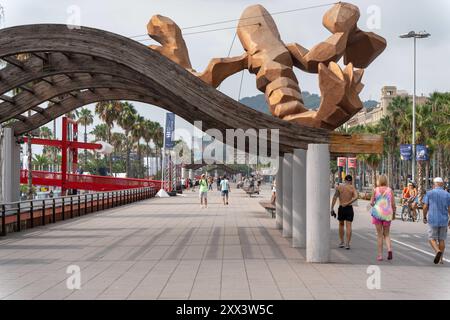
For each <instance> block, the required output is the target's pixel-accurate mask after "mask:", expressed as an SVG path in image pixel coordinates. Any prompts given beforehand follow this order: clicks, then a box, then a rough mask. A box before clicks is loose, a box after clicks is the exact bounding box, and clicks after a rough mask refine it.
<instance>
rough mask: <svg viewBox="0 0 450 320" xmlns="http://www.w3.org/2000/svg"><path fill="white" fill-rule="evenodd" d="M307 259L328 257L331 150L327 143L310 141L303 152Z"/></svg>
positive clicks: (313, 259)
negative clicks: (306, 186) (305, 169)
mask: <svg viewBox="0 0 450 320" xmlns="http://www.w3.org/2000/svg"><path fill="white" fill-rule="evenodd" d="M306 163H307V164H308V169H307V171H306V181H308V188H307V190H306V261H308V262H319V263H320V262H322V263H323V262H329V260H330V212H329V211H330V186H329V184H328V176H329V171H330V152H329V149H328V145H327V144H310V145H308V152H307V156H306Z"/></svg>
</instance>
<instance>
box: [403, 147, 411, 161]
mask: <svg viewBox="0 0 450 320" xmlns="http://www.w3.org/2000/svg"><path fill="white" fill-rule="evenodd" d="M411 157H412V145H410V144H401V145H400V159H401V160H411Z"/></svg>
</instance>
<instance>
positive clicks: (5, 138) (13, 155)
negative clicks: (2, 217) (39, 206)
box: [0, 128, 20, 202]
mask: <svg viewBox="0 0 450 320" xmlns="http://www.w3.org/2000/svg"><path fill="white" fill-rule="evenodd" d="M0 153H1V157H2V159H1V160H2V161H1V171H0V172H1V173H0V175H1V185H2V186H1V187H2V189H1V191H2V192H1V201H2V202H14V201H19V200H20V145H19V144H18V143H17V142H16V137H15V136H14V132H13V130H12V129H11V128H3V134H2V137H1V149H0Z"/></svg>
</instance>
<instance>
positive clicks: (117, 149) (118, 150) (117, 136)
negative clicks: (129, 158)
mask: <svg viewBox="0 0 450 320" xmlns="http://www.w3.org/2000/svg"><path fill="white" fill-rule="evenodd" d="M126 143H127V137H126V136H125V134H123V133H121V132H114V133H113V134H112V135H111V144H112V146H113V147H114V151H113V154H114V156H118V155H119V156H120V161H119V162H120V163H121V164H122V163H123V154H124V153H125V152H126V149H127V148H126ZM116 163H117V161H116ZM116 167H117V166H116ZM125 171H126V169H125ZM114 172H123V171H114Z"/></svg>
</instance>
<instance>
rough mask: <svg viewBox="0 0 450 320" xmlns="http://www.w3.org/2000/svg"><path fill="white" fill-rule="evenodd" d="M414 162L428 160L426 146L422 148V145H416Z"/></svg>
mask: <svg viewBox="0 0 450 320" xmlns="http://www.w3.org/2000/svg"><path fill="white" fill-rule="evenodd" d="M416 160H417V161H428V160H430V157H429V153H428V147H427V146H424V145H423V144H417V145H416Z"/></svg>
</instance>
